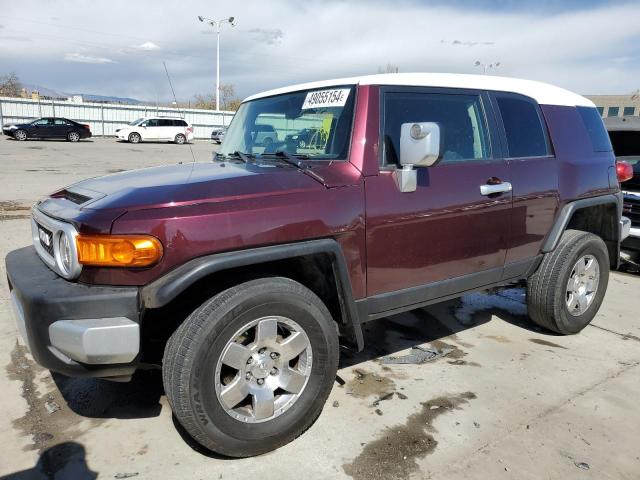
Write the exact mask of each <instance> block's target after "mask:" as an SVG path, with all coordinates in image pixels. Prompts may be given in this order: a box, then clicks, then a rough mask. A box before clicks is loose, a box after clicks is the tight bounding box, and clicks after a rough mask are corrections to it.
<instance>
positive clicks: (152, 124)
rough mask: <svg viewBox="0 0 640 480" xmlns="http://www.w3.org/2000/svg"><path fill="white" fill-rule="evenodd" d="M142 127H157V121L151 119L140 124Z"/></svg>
mask: <svg viewBox="0 0 640 480" xmlns="http://www.w3.org/2000/svg"><path fill="white" fill-rule="evenodd" d="M142 126H143V127H157V126H158V120H157V119H155V118H151V119H149V120H147V121H146V122H144V123H143V124H142Z"/></svg>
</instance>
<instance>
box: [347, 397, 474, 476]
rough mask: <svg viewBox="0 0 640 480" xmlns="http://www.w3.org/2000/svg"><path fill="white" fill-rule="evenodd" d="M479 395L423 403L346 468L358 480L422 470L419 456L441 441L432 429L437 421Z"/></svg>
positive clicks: (432, 448) (366, 447) (444, 398)
mask: <svg viewBox="0 0 640 480" xmlns="http://www.w3.org/2000/svg"><path fill="white" fill-rule="evenodd" d="M475 398H476V395H475V394H474V393H473V392H464V393H461V394H458V395H451V396H446V397H438V398H434V399H432V400H429V401H428V402H424V403H422V404H421V405H422V408H421V410H420V411H419V412H417V413H414V414H413V415H411V416H410V417H409V418H408V419H407V421H406V423H405V424H403V425H396V426H393V427H387V428H386V429H385V430H384V432H383V433H382V435H381V437H380V438H378V439H377V440H374V441H373V442H371V443H368V444H367V445H366V446H365V447H364V449H363V450H362V452H361V453H360V455H358V456H357V457H356V458H355V459H354V460H353V461H352V462H351V463H348V464H345V465H343V466H342V468H343V469H344V471H345V473H346V474H347V475H350V476H351V477H353V478H354V479H355V480H378V479H379V480H383V479H390V478H409V476H410V475H411V474H412V473H415V472H416V471H418V468H419V466H418V464H417V462H416V460H417V459H419V458H423V457H425V456H426V455H428V454H429V453H431V452H433V451H434V450H435V448H436V446H437V445H438V442H437V440H436V439H435V438H434V437H433V435H432V434H431V433H430V432H435V429H434V428H433V425H432V424H433V421H434V420H435V419H436V418H437V417H439V416H440V415H442V414H444V413H448V412H451V411H453V410H458V409H460V408H461V407H460V406H461V405H464V404H466V403H468V402H469V400H473V399H475Z"/></svg>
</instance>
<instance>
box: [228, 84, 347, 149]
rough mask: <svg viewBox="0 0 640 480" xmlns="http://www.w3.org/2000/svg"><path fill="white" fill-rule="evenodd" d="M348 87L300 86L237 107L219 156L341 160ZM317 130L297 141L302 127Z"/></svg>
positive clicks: (304, 131)
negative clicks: (280, 154)
mask: <svg viewBox="0 0 640 480" xmlns="http://www.w3.org/2000/svg"><path fill="white" fill-rule="evenodd" d="M355 95H356V90H355V87H353V86H336V87H327V88H321V89H313V90H302V91H298V92H292V93H286V94H283V95H277V96H273V97H265V98H258V99H255V100H251V101H248V102H245V103H243V104H242V105H240V108H239V109H238V111H237V112H236V114H235V116H234V117H233V121H232V122H231V125H230V126H229V129H228V130H227V131H226V133H225V138H224V143H223V144H222V147H221V148H220V151H219V154H221V155H232V154H234V153H235V152H242V153H245V154H251V155H260V154H269V153H276V152H279V151H284V152H287V153H290V154H293V155H304V156H305V157H307V158H309V159H311V160H333V159H346V158H347V155H348V152H349V143H350V140H351V126H352V123H353V106H354V102H355ZM308 130H313V131H315V132H321V133H320V134H317V135H315V137H314V140H313V141H311V140H309V141H306V140H304V141H301V140H300V135H303V136H305V138H306V135H307V134H306V131H308Z"/></svg>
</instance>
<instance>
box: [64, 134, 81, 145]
mask: <svg viewBox="0 0 640 480" xmlns="http://www.w3.org/2000/svg"><path fill="white" fill-rule="evenodd" d="M67 140H68V141H69V142H72V143H75V142H79V141H80V134H79V133H78V132H69V133H67Z"/></svg>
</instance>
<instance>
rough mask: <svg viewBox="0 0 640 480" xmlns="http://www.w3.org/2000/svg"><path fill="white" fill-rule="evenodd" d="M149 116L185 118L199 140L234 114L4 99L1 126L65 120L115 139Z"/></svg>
mask: <svg viewBox="0 0 640 480" xmlns="http://www.w3.org/2000/svg"><path fill="white" fill-rule="evenodd" d="M149 115H163V116H167V117H182V118H184V119H185V120H186V121H187V122H189V123H190V124H191V125H193V131H194V135H195V137H196V138H210V136H211V130H212V129H213V128H216V127H221V126H227V125H229V123H230V122H231V119H232V118H233V115H234V112H225V111H216V110H201V109H196V108H187V109H182V108H168V107H162V108H159V107H157V106H155V105H119V104H111V103H74V102H63V101H51V100H40V101H38V100H32V99H29V98H11V97H0V125H3V124H5V123H10V122H24V121H26V120H30V119H34V118H38V117H64V118H68V119H69V120H74V121H76V122H80V123H85V124H87V125H89V126H90V127H91V132H92V133H93V135H95V136H114V135H115V131H116V129H117V128H120V127H123V126H125V125H126V124H127V123H129V122H131V121H133V120H136V119H138V118H141V117H146V116H149Z"/></svg>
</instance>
